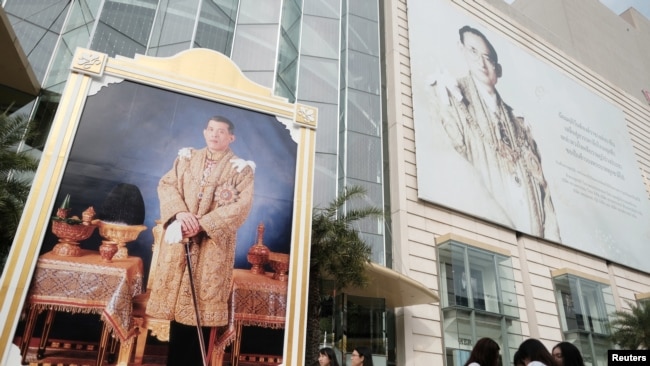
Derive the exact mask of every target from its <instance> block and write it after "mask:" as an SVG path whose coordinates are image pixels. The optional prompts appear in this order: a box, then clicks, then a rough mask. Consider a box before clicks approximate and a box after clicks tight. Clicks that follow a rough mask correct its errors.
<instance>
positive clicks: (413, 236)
mask: <svg viewBox="0 0 650 366" xmlns="http://www.w3.org/2000/svg"><path fill="white" fill-rule="evenodd" d="M408 239H409V240H412V241H415V242H417V243H422V244H428V243H433V242H434V237H433V233H428V232H426V231H424V230H421V229H418V228H415V227H409V232H408Z"/></svg>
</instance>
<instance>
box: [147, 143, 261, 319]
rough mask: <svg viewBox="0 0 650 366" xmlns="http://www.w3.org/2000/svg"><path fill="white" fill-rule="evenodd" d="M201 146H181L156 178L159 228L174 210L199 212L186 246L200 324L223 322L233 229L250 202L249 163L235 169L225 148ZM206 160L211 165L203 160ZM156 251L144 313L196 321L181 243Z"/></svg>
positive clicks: (231, 263) (232, 251)
mask: <svg viewBox="0 0 650 366" xmlns="http://www.w3.org/2000/svg"><path fill="white" fill-rule="evenodd" d="M207 154H208V153H207V148H203V149H200V150H194V149H189V148H185V149H182V150H181V151H180V152H179V156H178V157H177V158H176V160H175V162H174V165H173V167H172V169H171V170H170V171H169V172H167V173H166V174H165V175H164V176H163V177H162V178H161V180H160V182H159V185H158V196H159V199H160V216H161V222H162V223H165V227H166V226H167V225H168V224H169V223H171V222H172V221H174V219H175V215H176V214H177V213H179V212H183V211H188V212H191V213H194V214H198V215H201V217H200V219H199V222H200V224H201V228H202V229H203V230H204V232H201V233H200V234H199V235H197V236H196V237H195V238H194V240H193V243H192V244H191V245H190V257H191V260H192V270H193V274H194V285H195V287H196V294H197V297H198V303H199V306H198V308H199V314H200V321H201V325H202V326H209V327H214V326H221V325H225V324H227V321H228V297H229V294H230V289H231V286H232V273H233V266H234V256H235V245H236V234H237V229H239V227H240V226H241V225H242V224H243V223H244V221H245V220H246V217H247V216H248V213H249V211H250V208H251V204H252V201H253V181H254V174H253V169H252V168H251V166H250V165H245V166H244V167H243V169H241V171H238V167H237V166H235V165H233V163H232V162H231V159H238V158H237V156H235V155H234V154H233V152H232V151H231V150H227V151H225V152H222V153H216V154H213V156H212V160H211V163H209V162H208V161H206V159H207ZM210 164H211V167H209V165H210ZM159 245H160V248H159V250H160V253H159V257H158V265H157V268H156V269H155V275H154V279H155V281H154V283H153V284H152V291H151V296H150V298H149V302H148V304H147V313H148V314H149V315H150V316H154V317H157V318H162V319H169V320H176V321H177V322H179V323H182V324H186V325H196V319H195V315H194V312H195V311H194V305H193V300H192V294H191V292H190V291H191V290H190V287H189V286H190V283H189V277H188V272H187V266H186V263H185V262H186V256H185V248H184V246H183V244H179V243H177V244H167V243H165V242H164V241H163V242H162V243H161V244H159Z"/></svg>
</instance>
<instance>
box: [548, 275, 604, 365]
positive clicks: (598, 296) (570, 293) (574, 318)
mask: <svg viewBox="0 0 650 366" xmlns="http://www.w3.org/2000/svg"><path fill="white" fill-rule="evenodd" d="M553 283H554V285H555V296H556V298H557V304H558V312H559V314H560V323H561V324H562V330H563V331H564V339H565V340H566V341H568V342H571V343H573V344H575V345H576V347H578V348H579V349H580V351H581V352H582V356H583V357H584V361H585V365H588V366H596V365H601V366H602V365H606V364H607V350H608V349H611V348H612V344H611V343H610V341H609V339H608V337H609V334H610V329H609V322H610V319H609V316H610V314H613V313H614V311H616V306H615V305H614V295H613V294H612V290H611V287H610V286H609V285H606V284H603V283H599V282H596V281H591V280H588V279H585V278H581V277H578V276H574V275H569V274H565V275H561V276H558V277H555V278H553Z"/></svg>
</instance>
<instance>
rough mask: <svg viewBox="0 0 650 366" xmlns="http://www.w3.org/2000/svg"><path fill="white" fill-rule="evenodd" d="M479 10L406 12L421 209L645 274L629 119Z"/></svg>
mask: <svg viewBox="0 0 650 366" xmlns="http://www.w3.org/2000/svg"><path fill="white" fill-rule="evenodd" d="M481 6H482V5H477V6H474V5H472V4H470V2H464V1H443V0H410V1H409V9H408V10H409V12H408V15H409V18H408V20H409V42H410V56H411V57H410V60H411V70H412V80H413V86H412V89H413V118H414V129H415V148H416V152H417V154H416V161H417V168H418V169H417V180H418V181H417V184H418V198H420V199H421V200H424V201H428V202H431V203H434V204H436V205H439V206H442V207H446V208H449V209H452V210H454V211H457V212H460V213H463V214H466V215H469V216H472V217H476V218H480V219H482V220H485V221H488V222H491V223H493V224H496V225H499V226H502V227H506V228H509V229H511V230H514V231H516V232H519V233H523V234H527V235H530V236H533V237H537V238H543V239H545V240H548V241H552V242H556V243H559V244H562V245H566V246H569V247H572V248H574V249H577V250H580V251H583V252H585V253H590V254H593V255H595V256H598V257H601V258H607V259H609V260H612V261H614V262H617V263H620V264H623V265H626V266H629V267H632V268H635V269H639V270H642V271H648V270H649V269H650V266H649V264H648V262H647V261H645V260H644V259H643V258H645V256H647V254H648V253H649V252H648V249H647V248H648V246H647V245H646V243H647V241H648V238H650V229H649V227H648V225H647V222H648V218H649V217H650V204H649V203H648V199H647V186H648V182H647V179H645V177H644V176H643V175H642V174H639V173H640V166H639V163H638V161H637V158H636V154H637V153H635V148H634V145H633V141H632V139H631V136H630V133H629V129H628V128H627V126H626V116H625V113H624V111H623V110H622V109H621V107H620V105H616V104H613V103H612V102H611V101H610V100H608V99H606V94H605V93H604V92H603V91H602V90H597V89H596V88H594V87H593V86H592V85H590V84H592V82H591V79H590V77H587V76H586V75H585V73H584V72H583V71H580V68H579V66H577V65H574V62H573V61H571V60H569V59H567V58H566V57H565V56H563V55H562V54H561V53H560V52H559V51H556V50H555V49H554V48H553V47H550V46H549V45H547V44H545V43H544V42H543V41H542V40H537V39H535V40H533V39H532V38H534V37H532V38H531V37H528V36H526V37H523V36H521V34H523V33H525V32H522V31H521V29H514V28H511V27H510V25H508V26H506V25H504V24H500V23H499V21H498V19H497V18H499V17H495V18H494V19H492V18H490V17H488V16H486V15H485V14H483V13H482V11H481V10H480V7H481ZM499 19H500V18H499ZM641 173H642V172H641Z"/></svg>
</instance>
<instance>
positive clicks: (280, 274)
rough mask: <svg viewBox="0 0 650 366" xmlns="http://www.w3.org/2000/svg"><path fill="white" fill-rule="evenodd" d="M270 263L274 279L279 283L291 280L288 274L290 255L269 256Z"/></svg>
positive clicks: (273, 254)
mask: <svg viewBox="0 0 650 366" xmlns="http://www.w3.org/2000/svg"><path fill="white" fill-rule="evenodd" d="M269 263H270V265H271V268H272V269H273V272H275V273H274V274H273V279H275V280H278V281H286V280H288V279H289V276H288V275H287V273H288V272H289V254H285V253H274V252H271V253H270V254H269Z"/></svg>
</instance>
